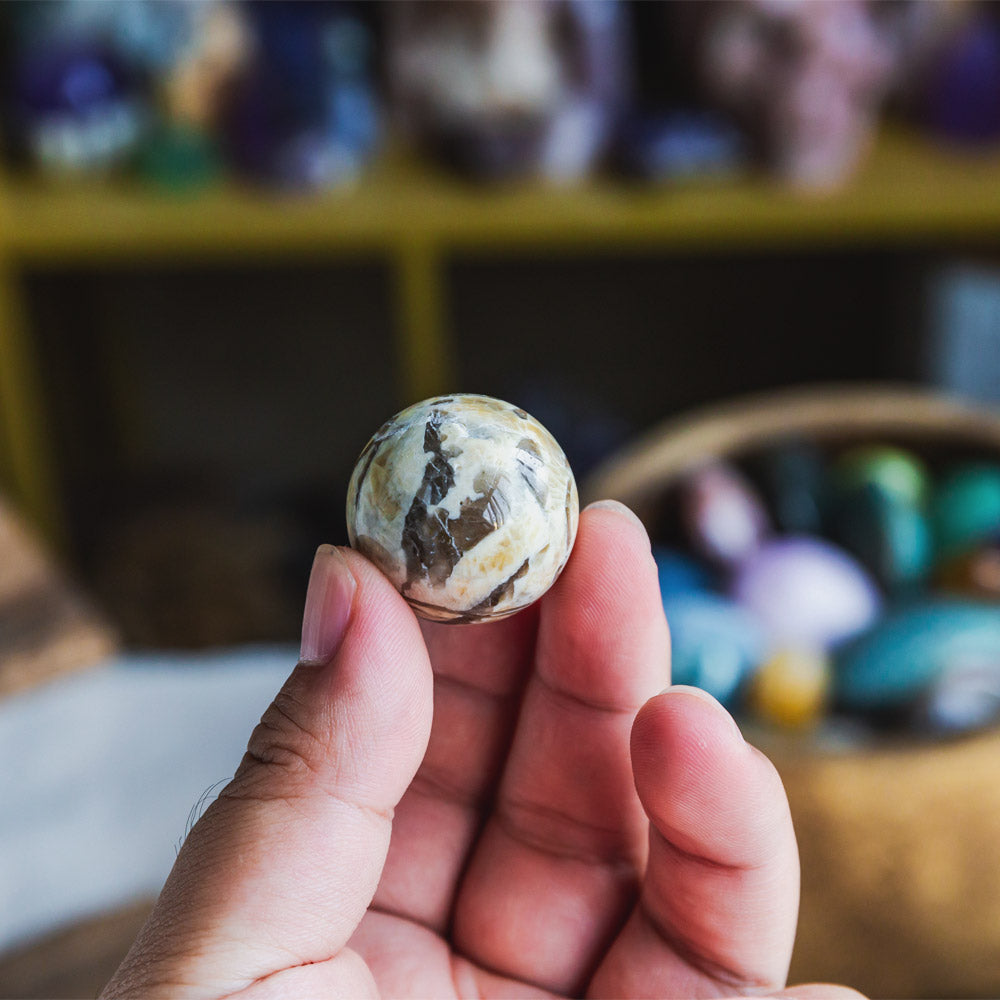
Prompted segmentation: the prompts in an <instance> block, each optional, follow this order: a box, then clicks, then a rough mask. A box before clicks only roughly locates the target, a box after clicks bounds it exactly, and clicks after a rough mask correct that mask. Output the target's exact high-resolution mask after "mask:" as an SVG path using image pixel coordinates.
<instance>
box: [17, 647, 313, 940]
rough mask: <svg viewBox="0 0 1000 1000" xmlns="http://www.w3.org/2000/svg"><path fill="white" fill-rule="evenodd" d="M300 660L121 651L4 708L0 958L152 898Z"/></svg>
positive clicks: (287, 651) (239, 653) (270, 650)
mask: <svg viewBox="0 0 1000 1000" xmlns="http://www.w3.org/2000/svg"><path fill="white" fill-rule="evenodd" d="M296 655H297V650H295V649H293V648H291V647H287V646H281V647H274V646H268V647H263V646H261V647H247V648H241V649H234V650H225V651H220V652H213V653H206V654H177V653H169V654H168V653H149V654H142V655H134V654H129V655H125V656H121V657H119V658H116V659H115V660H113V661H110V662H109V663H107V664H105V665H102V666H99V667H97V668H95V669H93V670H88V671H85V672H83V673H80V674H76V675H73V676H69V677H66V678H63V679H61V680H58V681H55V682H53V683H51V684H48V685H45V686H43V687H41V688H38V689H35V690H32V691H28V692H26V693H24V694H20V695H15V696H13V697H10V698H8V699H5V700H3V701H0V951H3V950H6V949H7V948H9V947H11V946H12V945H14V944H17V943H19V942H21V941H24V940H26V939H28V938H31V937H34V936H36V935H39V934H42V933H44V932H46V931H48V930H52V929H54V928H56V927H58V926H59V925H61V924H64V923H67V922H69V921H72V920H75V919H79V918H81V917H83V916H86V915H88V914H92V913H96V912H99V911H101V910H105V909H108V908H111V907H114V906H117V905H120V904H122V903H125V902H127V901H128V900H131V899H134V898H137V897H139V896H142V895H146V894H149V895H152V894H155V893H156V892H157V891H158V890H159V888H160V886H161V885H162V883H163V880H164V878H165V877H166V875H167V873H168V872H169V870H170V867H171V865H172V864H173V861H174V858H175V856H176V852H177V848H178V847H179V845H180V842H181V840H182V839H183V837H184V833H185V827H186V824H187V821H188V816H189V813H190V812H191V810H192V808H193V807H194V805H195V803H196V802H197V801H198V799H199V798H200V797H201V796H202V794H203V793H204V792H205V791H206V790H207V789H208V788H209V787H210V786H212V785H214V784H215V783H217V782H222V781H223V780H224V779H227V778H229V777H231V776H232V774H233V772H234V771H235V769H236V767H237V765H238V764H239V761H240V758H241V756H242V754H243V750H244V749H245V747H246V742H247V738H248V737H249V735H250V732H251V730H252V729H253V727H254V725H255V724H256V722H257V720H258V719H259V718H260V716H261V714H262V713H263V711H264V709H265V708H266V707H267V705H268V703H269V702H270V701H271V699H272V698H273V697H274V694H275V692H276V691H277V690H278V688H279V687H280V686H281V683H282V681H283V680H284V678H285V677H286V676H287V675H288V673H289V672H290V671H291V668H292V666H293V665H294V663H295V659H296ZM216 790H217V789H216Z"/></svg>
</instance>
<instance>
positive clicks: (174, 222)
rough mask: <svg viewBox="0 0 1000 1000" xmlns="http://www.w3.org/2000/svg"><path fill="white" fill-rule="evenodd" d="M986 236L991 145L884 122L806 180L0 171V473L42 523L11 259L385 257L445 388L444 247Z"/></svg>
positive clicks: (857, 243) (993, 215)
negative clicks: (850, 165) (54, 175)
mask: <svg viewBox="0 0 1000 1000" xmlns="http://www.w3.org/2000/svg"><path fill="white" fill-rule="evenodd" d="M973 241H977V242H981V243H986V244H996V245H997V246H1000V150H997V151H994V152H990V153H988V154H983V155H974V154H972V153H970V152H968V151H949V150H946V149H942V148H937V147H932V146H930V145H929V144H928V143H927V142H926V141H924V140H921V139H919V138H917V137H914V136H912V135H908V134H902V133H888V134H886V135H884V136H882V137H881V138H880V139H879V141H878V143H877V144H876V146H875V148H874V150H873V151H872V154H871V155H870V156H869V157H868V159H867V161H866V163H865V165H864V167H863V169H862V170H861V171H860V172H859V174H858V175H857V176H856V177H855V178H854V179H853V180H852V182H851V183H850V184H849V185H847V186H846V187H845V188H844V189H842V190H840V191H836V192H834V193H831V194H825V195H820V194H805V193H800V192H795V191H791V190H789V189H788V188H786V187H784V186H782V185H780V184H778V183H777V182H775V181H773V180H770V179H768V178H766V177H759V176H758V177H745V178H740V179H738V180H724V179H722V180H719V181H716V182H711V183H708V182H698V183H686V184H680V185H663V186H655V185H640V184H628V183H626V182H623V181H620V180H617V181H616V180H607V181H603V180H599V181H593V182H590V183H588V184H585V185H581V186H578V187H570V188H551V187H545V186H543V185H526V186H517V185H514V186H500V187H483V186H477V185H473V184H469V183H463V182H461V181H458V180H455V179H454V178H453V177H450V176H448V175H446V174H443V173H441V172H438V171H435V170H434V169H433V168H431V167H429V166H426V165H422V164H420V165H418V164H414V163H413V162H408V161H406V160H403V159H400V158H398V157H393V156H388V157H386V158H385V161H384V162H383V163H382V164H381V165H380V166H379V167H378V168H377V169H375V170H373V171H372V172H371V174H370V175H368V176H366V177H365V178H364V179H363V180H362V181H361V182H360V183H359V184H358V185H357V186H356V187H354V188H351V189H349V190H344V191H338V192H334V193H330V194H325V195H322V196H288V195H280V194H276V193H274V192H266V191H259V190H253V189H249V188H246V187H241V186H239V185H237V184H234V183H227V184H224V185H220V186H219V187H217V188H212V189H209V190H205V191H201V192H198V193H196V194H189V195H184V194H176V195H173V194H167V193H162V192H158V191H154V190H151V189H150V188H149V187H143V186H141V185H139V184H136V183H126V182H108V183H102V184H96V183H89V184H58V183H54V182H52V181H45V180H42V179H39V178H34V177H22V176H10V175H7V176H4V175H0V480H2V481H3V482H4V483H5V484H6V485H7V486H8V488H9V489H10V490H11V491H12V493H13V495H14V497H15V499H16V500H18V501H19V502H20V503H21V505H22V507H23V508H24V509H25V510H26V511H27V512H28V513H29V514H30V515H31V516H32V517H33V518H34V520H35V521H36V522H37V523H38V524H39V525H40V526H41V527H42V528H43V530H46V531H47V532H48V533H49V535H50V536H52V537H53V538H56V537H58V535H59V525H60V521H61V518H60V506H61V505H60V503H59V498H58V497H57V496H56V495H55V494H54V492H53V484H54V483H56V482H57V481H58V477H57V476H56V474H55V472H56V470H55V468H54V462H53V459H52V455H51V451H50V449H49V448H48V447H47V444H48V435H47V433H46V426H45V416H46V413H47V407H46V406H45V400H44V398H42V395H41V392H40V386H41V385H42V384H43V380H42V379H41V378H40V377H39V360H40V359H38V358H36V357H35V355H34V353H33V350H32V348H33V342H32V337H31V335H30V333H31V332H30V329H29V328H28V325H27V321H26V317H27V310H26V309H25V307H24V304H23V302H22V301H21V298H22V282H21V280H20V277H21V275H22V274H23V272H24V270H25V269H26V268H36V269H37V268H45V267H51V266H73V267H82V268H87V267H89V266H103V265H111V266H127V265H128V264H129V263H130V262H149V261H156V260H171V259H176V260H183V261H184V262H186V263H191V262H198V261H201V260H205V261H208V260H212V259H225V260H230V261H236V260H253V259H256V260H259V261H262V262H268V261H274V260H277V259H279V258H281V257H283V256H285V257H288V256H293V255H300V256H306V255H308V256H312V257H313V258H316V257H319V256H328V257H332V256H336V255H354V254H366V255H373V256H383V257H385V259H386V260H387V262H388V263H389V264H390V266H391V267H392V269H393V275H394V290H395V306H396V310H397V342H396V368H397V372H398V381H399V395H400V400H401V402H409V401H412V400H414V399H418V398H421V397H422V396H428V395H431V394H433V393H435V392H438V391H445V390H447V389H449V388H451V387H452V371H453V360H452V359H453V355H454V352H453V351H452V350H451V345H450V341H449V337H448V332H447V314H448V289H447V285H446V281H445V276H446V273H445V272H446V269H445V267H444V264H445V261H446V258H447V255H448V254H452V253H463V252H466V253H467V252H489V251H493V250H495V251H512V252H524V251H532V250H535V251H545V250H552V251H556V252H559V253H567V252H569V253H572V252H580V253H594V252H599V251H602V250H607V251H613V252H618V251H631V250H657V251H676V252H686V251H690V252H712V251H714V250H719V251H725V250H729V249H744V250H749V251H751V252H752V251H753V250H755V249H758V248H766V247H779V246H783V247H795V246H802V247H841V248H844V249H851V248H854V247H863V246H917V245H935V244H938V245H943V246H947V245H956V244H961V243H964V242H973Z"/></svg>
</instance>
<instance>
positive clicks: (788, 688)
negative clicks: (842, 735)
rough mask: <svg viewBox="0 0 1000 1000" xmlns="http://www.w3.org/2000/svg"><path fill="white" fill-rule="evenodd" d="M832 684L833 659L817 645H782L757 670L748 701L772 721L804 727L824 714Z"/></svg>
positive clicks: (789, 727)
mask: <svg viewBox="0 0 1000 1000" xmlns="http://www.w3.org/2000/svg"><path fill="white" fill-rule="evenodd" d="M830 685H831V663H830V658H829V656H827V655H826V654H825V653H822V652H820V651H819V650H815V649H795V648H787V649H779V650H777V651H775V652H774V653H773V654H772V655H771V656H769V657H768V658H767V659H766V660H765V661H764V662H763V663H761V664H760V666H759V667H758V668H757V669H756V670H755V671H754V673H753V676H752V677H751V679H750V682H749V684H748V691H747V702H748V704H749V706H750V708H751V710H752V711H753V713H754V715H755V716H756V717H757V718H758V719H761V720H763V721H764V722H768V723H770V724H772V725H776V726H782V727H784V728H788V729H801V728H806V727H808V726H814V725H816V724H817V723H818V722H819V721H820V719H821V718H822V717H823V713H824V711H825V709H826V702H827V696H828V694H829V691H830Z"/></svg>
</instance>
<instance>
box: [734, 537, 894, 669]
mask: <svg viewBox="0 0 1000 1000" xmlns="http://www.w3.org/2000/svg"><path fill="white" fill-rule="evenodd" d="M731 588H732V590H731V592H732V595H733V597H734V598H735V599H736V600H737V601H738V602H739V603H740V604H741V605H742V606H743V607H744V608H746V609H747V610H748V611H750V612H751V613H752V614H754V615H756V617H757V618H758V619H759V620H760V621H761V623H762V624H763V625H764V628H765V629H766V630H767V632H768V634H769V635H770V636H771V637H772V639H774V640H775V641H776V642H778V643H780V644H782V645H785V644H788V645H793V646H805V647H808V648H817V649H829V648H831V647H833V646H835V645H837V644H838V643H840V642H843V641H845V640H847V639H849V638H851V637H852V636H854V635H856V634H857V633H859V632H861V631H863V630H864V629H866V628H868V626H869V625H871V624H872V623H873V622H874V620H875V618H876V616H877V615H878V612H879V608H880V605H881V596H880V594H879V592H878V589H877V588H876V586H875V584H874V583H873V581H872V580H871V578H870V577H869V575H868V574H867V573H866V572H865V570H864V569H863V568H862V567H861V566H860V564H859V563H858V562H857V561H856V560H855V559H853V558H852V557H851V556H849V555H848V554H847V553H846V552H844V551H843V550H842V549H840V548H838V547H837V546H835V545H832V544H830V543H829V542H826V541H824V540H822V539H820V538H814V537H812V536H808V535H797V536H796V535H788V536H784V537H782V538H777V539H775V540H773V541H771V542H766V543H765V544H764V545H763V546H762V547H761V548H760V549H758V551H757V552H755V553H754V554H753V555H752V556H751V557H750V558H749V559H747V560H746V561H745V562H744V563H743V564H742V565H741V566H740V567H739V568H738V569H737V571H736V573H735V574H734V576H733V579H732V581H731Z"/></svg>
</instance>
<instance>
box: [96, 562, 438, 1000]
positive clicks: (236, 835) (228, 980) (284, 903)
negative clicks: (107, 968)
mask: <svg viewBox="0 0 1000 1000" xmlns="http://www.w3.org/2000/svg"><path fill="white" fill-rule="evenodd" d="M302 632H303V639H302V658H301V660H300V662H299V664H298V665H297V666H296V668H295V670H294V671H293V672H292V674H291V676H290V677H289V678H288V680H287V681H286V682H285V685H284V687H283V688H282V689H281V691H280V692H279V694H278V696H277V697H276V698H275V700H274V702H273V704H272V705H271V706H270V707H269V708H268V709H267V711H266V712H265V713H264V716H263V718H262V719H261V721H260V724H259V725H258V726H257V728H256V729H255V730H254V732H253V735H252V736H251V737H250V743H249V746H248V749H247V753H246V756H245V757H244V758H243V761H242V763H241V764H240V767H239V770H238V771H237V772H236V776H235V777H234V778H233V780H232V781H231V782H230V784H229V785H227V786H226V788H225V789H223V791H222V792H221V793H220V795H219V798H218V799H217V800H216V801H215V802H214V803H213V804H212V805H211V806H210V807H209V809H208V810H207V811H206V812H205V815H204V816H203V817H202V818H201V820H200V821H199V822H198V823H197V824H196V826H195V827H194V829H193V830H192V831H191V834H190V836H189V837H188V839H187V841H186V842H185V844H184V846H183V848H182V850H181V852H180V854H179V855H178V857H177V862H176V864H175V865H174V869H173V871H172V872H171V874H170V876H169V878H168V879H167V882H166V884H165V886H164V888H163V892H162V893H161V895H160V898H159V900H158V901H157V904H156V906H155V908H154V910H153V913H152V915H151V917H150V919H149V921H148V922H147V924H146V926H145V927H144V928H143V931H142V933H141V934H140V935H139V938H138V939H137V941H136V943H135V944H134V945H133V947H132V950H131V951H130V952H129V955H128V956H127V957H126V959H125V962H124V964H123V966H122V968H121V969H119V971H118V973H117V974H116V976H115V978H114V979H113V980H112V981H111V983H110V984H109V986H108V988H107V991H106V993H105V997H108V998H110V997H121V996H142V997H152V996H158V995H161V994H162V995H164V996H170V997H181V996H184V997H207V996H218V995H223V994H227V995H228V994H231V993H235V992H238V991H240V990H243V989H245V988H246V987H248V986H250V985H252V984H257V985H258V986H261V985H263V984H262V983H261V982H260V981H261V980H265V979H268V978H269V977H273V976H274V975H275V974H276V973H281V975H282V976H287V975H288V970H292V971H293V972H294V971H295V970H296V969H297V970H298V972H299V973H305V972H308V973H309V975H315V976H322V983H323V988H324V991H327V990H332V988H333V987H334V986H336V985H337V984H339V985H341V986H343V987H344V988H343V990H342V991H341V992H343V993H344V994H345V995H347V994H349V993H353V994H355V995H357V994H360V993H362V992H364V993H368V992H369V988H370V977H369V976H368V973H367V970H366V969H365V968H364V967H363V965H362V963H361V961H360V959H358V958H357V956H355V955H353V953H351V952H349V951H346V950H344V945H345V943H346V942H347V940H348V938H349V937H350V936H351V934H352V932H353V931H354V929H355V928H356V927H357V925H358V923H359V921H360V920H361V918H362V916H363V915H364V912H365V910H366V908H367V907H368V904H369V903H370V902H371V899H372V896H373V895H374V892H375V888H376V886H377V884H378V880H379V877H380V875H381V872H382V866H383V864H384V862H385V856H386V851H387V849H388V845H389V833H390V828H391V822H392V814H393V809H394V808H395V806H396V804H397V803H398V802H399V800H400V798H401V797H402V795H403V792H404V791H405V790H406V788H407V786H408V785H409V783H410V781H411V780H412V779H413V775H414V773H415V772H416V769H417V766H418V765H419V763H420V760H421V758H422V757H423V754H424V750H425V748H426V745H427V740H428V736H429V733H430V723H431V702H432V677H431V668H430V663H429V660H428V657H427V651H426V647H425V646H424V643H423V639H422V637H421V634H420V629H419V627H418V625H417V622H416V619H415V618H414V616H413V613H412V612H411V611H410V609H409V608H408V607H407V605H406V603H405V602H404V601H403V599H402V598H401V597H400V595H399V594H398V593H397V592H396V591H395V590H394V589H393V587H392V586H391V584H390V583H389V582H388V581H387V580H386V579H385V577H383V576H382V575H381V574H380V573H379V572H378V570H376V569H375V568H374V566H372V564H371V563H369V562H367V561H366V560H365V559H364V558H362V557H361V556H359V555H358V554H357V553H355V552H353V551H351V550H343V551H342V550H339V549H335V548H333V547H332V546H329V545H324V546H321V547H320V549H319V551H318V552H317V553H316V560H315V562H314V564H313V570H312V574H311V576H310V579H309V589H308V593H307V596H306V608H305V614H304V621H303V630H302ZM331 960H332V961H331ZM317 963H324V966H323V968H322V969H319V968H311V969H309V970H306V969H301V968H298V967H301V966H305V965H309V966H310V967H312V966H315V965H316V964H317ZM283 970H284V971H283ZM293 981H294V982H295V983H297V985H298V988H300V991H301V987H302V986H303V983H302V981H301V978H300V977H298V976H297V978H296V979H295V980H293ZM276 985H277V983H276V982H270V981H269V983H268V986H269V987H273V986H276ZM315 985H318V981H315ZM251 992H256V991H251ZM265 992H270V990H269V989H267V990H265Z"/></svg>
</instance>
